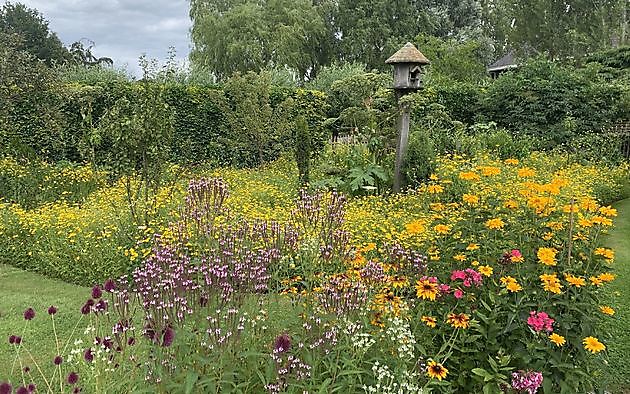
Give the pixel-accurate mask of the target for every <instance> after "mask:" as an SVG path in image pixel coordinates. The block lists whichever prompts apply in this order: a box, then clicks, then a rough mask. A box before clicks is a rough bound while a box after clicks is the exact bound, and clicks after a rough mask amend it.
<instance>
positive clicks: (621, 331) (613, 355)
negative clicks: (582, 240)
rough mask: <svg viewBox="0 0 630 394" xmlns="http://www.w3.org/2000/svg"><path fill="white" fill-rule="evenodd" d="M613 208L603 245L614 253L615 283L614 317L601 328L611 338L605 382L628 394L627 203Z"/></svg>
mask: <svg viewBox="0 0 630 394" xmlns="http://www.w3.org/2000/svg"><path fill="white" fill-rule="evenodd" d="M613 206H614V207H615V208H617V211H618V215H619V216H618V217H617V218H616V220H615V227H614V229H613V230H611V231H610V234H609V235H608V236H607V237H606V238H605V239H604V243H605V244H606V246H608V247H610V248H613V249H614V250H615V265H614V272H615V274H616V275H617V279H616V280H615V281H613V282H612V283H611V284H610V285H609V286H610V287H609V303H610V306H612V307H613V308H614V309H615V315H614V316H613V317H612V318H610V319H608V320H607V322H606V323H605V325H604V328H605V329H606V331H609V332H610V334H611V336H610V338H608V340H607V343H606V346H607V348H608V358H609V359H608V362H609V368H608V371H607V374H606V376H605V377H604V381H605V383H606V385H605V386H607V387H609V390H612V392H613V393H630V362H629V358H630V199H625V200H622V201H619V202H617V203H616V204H614V205H613Z"/></svg>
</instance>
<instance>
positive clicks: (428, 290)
mask: <svg viewBox="0 0 630 394" xmlns="http://www.w3.org/2000/svg"><path fill="white" fill-rule="evenodd" d="M437 293H438V284H437V283H434V282H430V281H429V280H428V279H424V280H418V281H416V296H417V297H418V298H422V299H423V300H427V299H428V300H431V301H435V297H436V296H437Z"/></svg>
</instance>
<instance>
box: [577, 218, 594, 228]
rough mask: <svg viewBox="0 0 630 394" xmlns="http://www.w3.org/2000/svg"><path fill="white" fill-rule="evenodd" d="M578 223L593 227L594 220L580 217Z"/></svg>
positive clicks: (581, 225) (582, 225)
mask: <svg viewBox="0 0 630 394" xmlns="http://www.w3.org/2000/svg"><path fill="white" fill-rule="evenodd" d="M578 225H579V226H580V227H593V222H591V221H590V220H588V219H584V218H580V219H578Z"/></svg>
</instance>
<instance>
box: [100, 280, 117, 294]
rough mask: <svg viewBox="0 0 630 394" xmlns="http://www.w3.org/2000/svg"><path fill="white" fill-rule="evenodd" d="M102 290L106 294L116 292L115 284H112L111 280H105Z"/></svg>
mask: <svg viewBox="0 0 630 394" xmlns="http://www.w3.org/2000/svg"><path fill="white" fill-rule="evenodd" d="M103 289H105V291H106V292H108V293H111V292H112V291H114V290H116V282H114V280H113V279H107V281H105V284H104V285H103Z"/></svg>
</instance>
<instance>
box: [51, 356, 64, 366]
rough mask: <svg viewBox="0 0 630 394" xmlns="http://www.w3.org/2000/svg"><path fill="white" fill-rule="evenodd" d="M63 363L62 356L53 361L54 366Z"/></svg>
mask: <svg viewBox="0 0 630 394" xmlns="http://www.w3.org/2000/svg"><path fill="white" fill-rule="evenodd" d="M62 362H63V357H61V356H55V358H54V359H53V364H55V365H61V363H62Z"/></svg>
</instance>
